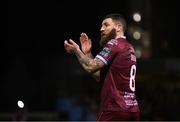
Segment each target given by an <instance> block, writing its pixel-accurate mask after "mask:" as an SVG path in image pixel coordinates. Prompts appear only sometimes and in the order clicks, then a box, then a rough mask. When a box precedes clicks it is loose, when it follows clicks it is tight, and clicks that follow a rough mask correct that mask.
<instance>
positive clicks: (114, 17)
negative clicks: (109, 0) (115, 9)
mask: <svg viewBox="0 0 180 122" xmlns="http://www.w3.org/2000/svg"><path fill="white" fill-rule="evenodd" d="M107 18H111V19H112V20H113V21H118V22H121V24H122V26H123V31H124V32H125V31H126V26H127V25H126V20H125V17H124V16H123V15H121V14H119V13H111V14H107V15H106V16H105V17H104V18H103V20H104V19H107Z"/></svg>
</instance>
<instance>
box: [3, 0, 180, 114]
mask: <svg viewBox="0 0 180 122" xmlns="http://www.w3.org/2000/svg"><path fill="white" fill-rule="evenodd" d="M129 4H130V0H129V1H122V0H111V1H103V0H99V1H92V0H88V1H76V0H71V1H70V0H59V1H55V0H49V1H35V0H31V1H8V13H7V14H8V40H6V41H4V42H3V47H2V49H3V50H4V54H3V56H2V60H3V62H2V67H3V74H2V77H1V85H0V93H1V102H0V106H1V108H0V111H14V109H15V108H16V105H15V104H16V101H17V100H18V99H24V100H25V102H26V103H28V104H29V106H30V107H31V108H32V110H37V111H38V110H44V111H53V110H54V106H53V105H52V104H54V101H55V99H56V95H57V91H58V90H59V89H60V87H61V86H58V85H59V84H61V83H60V82H66V81H68V80H69V79H68V78H67V77H69V76H68V74H70V73H72V72H73V71H72V69H74V68H76V67H77V68H79V67H80V66H75V65H77V64H78V63H77V62H76V60H74V58H73V56H70V55H68V54H67V53H66V52H65V51H64V47H63V42H64V40H65V39H69V38H72V39H74V40H75V41H76V42H77V43H79V42H78V41H79V40H78V39H79V35H80V33H81V32H86V33H87V34H88V35H89V37H90V38H91V39H92V41H93V46H94V48H93V49H94V52H93V53H96V52H97V51H98V48H99V46H98V39H99V29H100V26H101V19H102V17H103V16H104V15H106V14H108V13H111V12H113V13H114V12H116V13H121V14H123V15H124V16H125V17H126V19H127V21H128V22H131V20H130V19H131V15H129V14H130V8H129ZM177 5H178V4H177V3H175V2H174V3H168V2H163V3H161V2H160V1H153V2H152V3H151V10H152V13H151V18H150V19H151V20H150V22H152V26H151V27H150V29H151V31H152V52H153V56H152V58H159V57H164V58H179V57H180V54H179V47H178V44H179V40H178V36H179V32H178V31H179V30H178V26H179V19H178V16H179V15H178V14H179V13H178V7H177ZM142 9H143V8H142ZM142 11H143V10H142ZM164 40H165V41H166V42H167V46H165V47H164V46H163V41H164ZM74 61H75V63H74V65H73V64H72V62H74ZM71 66H72V67H71ZM68 68H69V69H68ZM79 69H80V70H81V68H79ZM82 72H83V71H82ZM83 73H84V72H83ZM84 74H85V75H86V73H84ZM36 100H37V101H36Z"/></svg>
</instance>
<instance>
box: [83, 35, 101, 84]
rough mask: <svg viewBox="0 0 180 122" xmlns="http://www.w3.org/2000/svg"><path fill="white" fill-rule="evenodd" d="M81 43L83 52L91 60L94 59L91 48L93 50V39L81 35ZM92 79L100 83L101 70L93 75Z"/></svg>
mask: <svg viewBox="0 0 180 122" xmlns="http://www.w3.org/2000/svg"><path fill="white" fill-rule="evenodd" d="M80 43H81V49H82V52H83V53H84V54H85V55H86V56H87V57H88V58H90V59H94V57H93V55H92V53H91V48H92V42H91V39H90V38H89V37H88V36H87V34H86V33H81V35H80ZM91 75H92V77H93V78H94V79H95V80H96V81H100V70H98V71H96V72H94V73H91Z"/></svg>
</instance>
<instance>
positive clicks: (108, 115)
mask: <svg viewBox="0 0 180 122" xmlns="http://www.w3.org/2000/svg"><path fill="white" fill-rule="evenodd" d="M139 120H140V114H139V112H123V111H103V112H100V113H99V115H98V117H97V121H139Z"/></svg>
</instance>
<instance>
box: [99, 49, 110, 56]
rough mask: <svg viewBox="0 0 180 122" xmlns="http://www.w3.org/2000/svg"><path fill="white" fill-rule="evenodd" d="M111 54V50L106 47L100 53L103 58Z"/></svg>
mask: <svg viewBox="0 0 180 122" xmlns="http://www.w3.org/2000/svg"><path fill="white" fill-rule="evenodd" d="M110 52H111V49H110V48H107V47H104V48H103V50H102V51H101V52H100V54H101V55H102V56H103V57H108V55H109V54H110Z"/></svg>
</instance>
